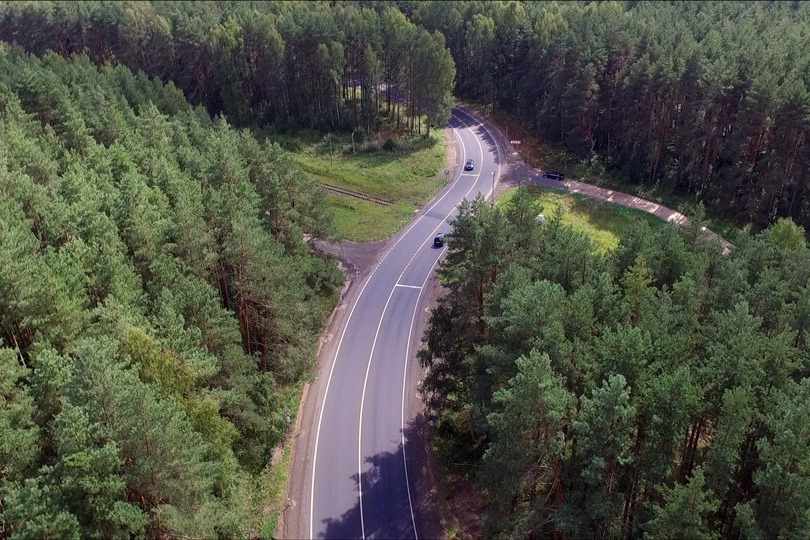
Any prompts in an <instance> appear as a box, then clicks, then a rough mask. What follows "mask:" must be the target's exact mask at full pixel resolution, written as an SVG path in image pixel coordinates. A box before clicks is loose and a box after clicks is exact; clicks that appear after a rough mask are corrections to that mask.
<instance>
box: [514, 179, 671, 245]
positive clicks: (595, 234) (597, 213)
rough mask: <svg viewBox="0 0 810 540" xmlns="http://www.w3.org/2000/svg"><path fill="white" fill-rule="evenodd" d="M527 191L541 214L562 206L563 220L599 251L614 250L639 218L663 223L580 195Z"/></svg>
mask: <svg viewBox="0 0 810 540" xmlns="http://www.w3.org/2000/svg"><path fill="white" fill-rule="evenodd" d="M528 190H529V193H531V194H532V195H534V197H535V201H536V202H537V203H539V204H540V205H542V206H543V215H544V216H546V217H547V218H548V216H551V215H552V214H553V213H554V212H555V211H556V209H557V208H561V209H562V211H563V223H564V224H566V225H570V226H571V227H573V228H574V229H577V230H580V231H583V232H585V233H586V234H587V235H588V236H590V237H591V239H592V240H593V241H594V243H595V244H596V245H597V246H598V249H599V251H601V252H602V253H607V252H609V251H612V250H614V249H616V247H617V246H618V245H619V238H621V236H623V235H624V234H625V233H627V231H629V230H630V229H631V228H632V227H633V225H634V224H635V223H636V222H638V220H645V221H647V222H648V223H649V224H650V225H651V226H652V227H663V226H665V225H666V224H665V223H664V222H663V221H661V220H660V219H658V218H656V217H655V216H652V215H650V214H648V213H646V212H639V211H637V210H631V209H629V208H624V207H622V206H616V205H615V204H609V203H605V202H601V201H594V200H591V199H587V198H585V197H582V196H580V195H575V194H570V193H566V192H563V191H557V190H551V189H543V188H538V187H534V186H529V187H528ZM516 191H517V188H515V189H510V190H508V191H506V192H504V194H503V195H502V196H501V198H499V199H498V205H499V206H500V205H504V204H506V203H507V202H508V201H509V199H511V198H512V197H513V196H514V194H515V192H516Z"/></svg>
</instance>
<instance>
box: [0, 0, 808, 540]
mask: <svg viewBox="0 0 810 540" xmlns="http://www.w3.org/2000/svg"><path fill="white" fill-rule="evenodd" d="M455 99H460V100H464V101H465V102H468V103H474V104H476V105H478V106H480V107H482V108H483V109H485V110H489V111H502V112H504V113H507V114H509V115H511V116H512V117H513V118H519V119H520V121H521V122H522V125H523V127H524V128H526V129H528V130H529V131H531V132H532V133H534V134H536V135H537V137H539V138H541V139H542V140H543V141H544V142H545V143H547V144H549V145H553V146H554V147H556V148H559V149H562V150H565V151H566V152H568V153H570V155H572V156H575V158H576V159H577V160H580V161H581V162H582V163H585V164H587V165H588V166H589V167H591V168H592V169H593V170H595V171H596V170H598V171H601V173H603V174H605V175H608V176H610V177H611V178H613V179H614V180H616V181H618V182H620V183H621V184H623V185H625V186H627V188H628V190H630V189H631V188H632V189H655V190H657V192H659V193H665V194H667V195H668V196H669V197H671V198H672V200H675V201H686V202H687V203H688V205H689V206H688V207H689V208H690V209H691V211H690V218H691V222H690V224H689V225H687V226H683V227H676V226H674V225H667V226H664V225H662V226H661V227H660V228H655V229H654V228H651V227H650V226H649V225H647V224H646V223H643V222H639V223H638V225H637V226H635V227H634V228H633V229H632V230H629V231H626V233H625V234H624V235H623V237H622V238H621V240H620V243H619V247H618V248H616V249H615V250H612V251H609V252H607V253H603V252H602V251H600V250H599V249H597V248H596V246H595V245H594V243H593V241H592V240H591V239H590V238H589V237H588V236H587V235H586V234H584V233H583V232H581V231H578V230H576V229H574V228H572V227H570V226H568V225H564V224H563V220H562V215H561V214H560V213H554V214H552V215H547V218H546V220H545V223H544V224H543V225H542V226H538V225H537V222H536V216H537V214H538V213H539V212H541V211H543V209H542V208H540V207H538V205H537V204H536V203H535V202H534V200H533V199H532V196H531V194H530V193H529V192H528V190H525V189H519V190H518V191H517V193H516V194H515V195H514V196H513V197H512V198H511V199H510V200H509V201H508V202H507V203H506V204H500V205H494V204H492V205H491V204H489V202H487V201H485V200H483V198H481V197H478V198H477V199H475V200H472V201H464V202H463V203H462V204H461V205H460V207H459V210H458V215H457V217H456V218H455V220H454V222H453V224H452V225H453V233H452V235H451V236H449V237H448V252H447V256H446V258H445V259H444V261H443V262H442V263H441V265H440V267H439V269H438V271H437V279H438V280H440V282H441V284H442V286H443V290H444V293H443V295H442V296H441V298H439V300H438V302H437V304H436V306H435V307H434V309H433V310H432V312H431V313H430V315H429V321H428V329H427V332H426V334H425V336H424V340H423V348H422V350H421V351H420V352H419V361H420V363H421V366H422V367H423V368H424V369H425V379H424V382H423V387H422V390H423V397H424V400H425V406H426V411H427V414H428V417H429V419H430V421H431V425H432V429H433V432H432V441H431V447H432V449H433V451H434V453H435V455H436V456H437V457H438V458H439V461H440V462H441V464H442V467H444V471H445V472H446V473H447V474H449V475H453V474H457V475H462V476H464V477H466V478H468V479H470V480H471V481H472V482H473V483H474V485H475V488H476V489H477V490H479V491H480V493H481V494H482V496H483V497H484V499H485V501H486V510H485V512H483V515H482V516H481V520H482V527H483V529H482V531H483V532H482V535H483V536H484V537H486V538H546V537H549V538H551V537H553V538H600V539H606V538H650V539H656V538H706V539H709V538H734V539H739V538H745V539H752V540H753V539H762V538H808V537H810V378H808V377H810V248H808V245H807V235H806V232H805V228H807V227H810V3H807V2H798V1H768V2H764V1H762V2H742V1H694V2H682V1H670V2H663V1H660V2H658V1H656V2H651V1H636V0H627V1H622V2H617V1H607V2H588V1H576V2H574V1H571V2H557V1H549V2H518V1H455V2H447V1H416V0H402V1H372V0H369V1H311V2H309V1H273V2H220V1H203V2H147V1H125V2H106V1H92V2H69V1H54V2H51V1H42V2H14V1H2V2H0V325H2V326H1V327H0V538H13V539H25V538H60V539H61V538H120V537H128V538H132V537H150V538H164V537H165V538H235V537H240V538H245V537H251V538H257V537H272V536H273V535H274V531H273V526H274V523H272V522H271V523H270V524H269V525H268V524H267V523H266V520H267V516H265V515H264V507H265V498H266V496H267V494H266V482H267V478H268V475H270V474H272V471H273V465H271V456H272V455H273V453H274V450H277V449H278V448H279V447H280V446H281V445H282V444H283V443H284V441H285V438H286V437H287V435H288V432H289V425H290V421H291V416H294V415H295V414H296V411H297V408H298V404H299V398H300V394H301V387H302V384H304V383H305V381H307V380H310V379H311V377H312V375H313V372H314V368H315V366H316V361H317V348H318V343H319V337H320V336H321V334H322V332H323V331H324V329H325V325H326V323H327V320H328V318H329V315H330V313H332V310H333V309H334V308H335V306H336V305H337V303H338V301H339V300H340V295H341V290H342V288H343V285H344V275H343V274H342V272H341V271H340V269H339V268H338V266H337V265H336V264H335V262H334V261H332V260H331V259H329V258H328V257H326V256H323V255H320V254H319V253H318V252H317V251H315V250H313V249H312V248H311V247H310V244H309V243H308V242H307V241H308V240H310V239H317V240H323V241H326V242H334V241H338V240H340V238H339V237H338V234H337V232H336V230H337V229H336V226H335V217H334V216H333V215H332V213H331V211H330V208H329V206H328V205H327V203H326V197H327V195H326V193H325V191H324V190H323V188H322V187H321V186H320V185H319V184H318V183H317V181H316V179H314V178H312V177H311V176H310V175H309V174H307V173H306V172H305V171H304V170H302V168H301V167H300V165H299V164H298V163H297V162H296V161H295V159H294V156H293V155H292V154H291V150H288V149H284V148H282V146H280V145H279V144H278V143H277V142H273V141H274V137H275V136H284V137H292V138H294V137H296V136H297V135H299V134H301V133H309V134H311V133H316V134H320V136H323V135H326V134H327V133H330V134H331V133H342V134H346V135H347V136H348V135H349V134H351V136H352V137H355V136H358V137H362V136H364V135H372V134H374V133H376V132H378V131H380V129H381V126H382V125H383V124H384V123H385V124H386V125H387V126H389V127H390V126H396V129H397V130H399V131H398V132H399V133H403V134H408V135H410V136H414V137H416V136H423V137H429V136H430V134H431V130H439V129H443V128H444V126H445V124H446V122H447V120H448V119H449V117H450V110H451V107H452V106H453V103H454V100H455ZM709 216H710V217H712V218H715V217H717V218H722V219H726V220H729V221H731V222H733V223H736V224H740V225H741V226H740V227H739V228H738V230H737V232H736V233H735V235H734V237H729V238H727V240H729V241H730V242H732V244H733V245H734V247H733V249H732V250H730V251H728V252H726V251H724V250H723V249H721V247H720V245H719V244H718V243H714V242H707V241H705V239H704V234H703V230H702V227H703V225H704V224H705V220H706V219H707V217H709ZM276 518H277V516H276Z"/></svg>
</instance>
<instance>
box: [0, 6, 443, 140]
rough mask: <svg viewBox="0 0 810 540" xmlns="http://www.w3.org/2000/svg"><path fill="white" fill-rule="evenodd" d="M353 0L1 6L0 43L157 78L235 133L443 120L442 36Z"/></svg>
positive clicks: (414, 126) (381, 8) (371, 127)
mask: <svg viewBox="0 0 810 540" xmlns="http://www.w3.org/2000/svg"><path fill="white" fill-rule="evenodd" d="M376 7H378V8H379V9H376V10H375V9H371V8H368V7H364V6H363V5H362V3H357V2H323V1H319V2H311V1H285V2H194V3H189V2H34V3H17V2H2V3H0V39H5V40H7V41H12V42H14V43H17V44H19V45H20V46H23V47H25V48H26V49H27V50H28V51H30V52H33V53H35V54H43V53H45V52H46V51H48V50H52V51H54V52H56V53H58V54H61V55H64V56H69V55H71V54H76V53H83V54H86V55H88V56H89V57H90V58H91V59H92V60H93V61H94V62H97V63H104V62H113V63H121V64H124V65H126V66H128V67H129V68H130V69H132V70H133V71H138V70H141V71H143V72H145V73H147V74H148V75H150V76H155V77H159V78H160V79H162V80H163V81H165V82H168V81H172V82H173V83H174V84H176V85H177V86H178V87H179V88H180V89H182V90H183V92H185V94H186V96H187V97H188V99H189V100H190V101H191V102H192V103H197V104H201V105H203V106H205V107H206V108H207V109H208V111H209V112H210V113H211V114H212V115H218V114H220V113H225V114H226V115H227V116H228V118H229V120H230V121H231V122H232V123H234V124H236V125H239V126H245V125H254V124H259V125H263V126H275V127H276V128H277V129H287V128H297V127H306V128H319V129H325V130H330V129H345V130H349V131H351V130H354V129H358V128H360V129H363V130H365V131H371V130H374V129H376V128H377V119H378V112H379V109H380V106H381V100H382V99H383V98H384V99H385V102H386V112H387V114H388V115H389V116H391V117H396V119H397V122H399V120H400V119H403V118H404V119H405V120H406V121H407V122H408V124H409V126H410V129H411V130H416V131H420V132H421V125H420V123H419V122H420V121H421V118H422V117H426V118H427V122H428V124H427V126H425V127H426V128H427V129H428V131H429V128H430V125H431V124H433V125H439V126H441V125H443V124H444V122H445V121H446V120H447V119H448V118H449V115H450V96H451V92H452V89H453V85H454V77H455V65H454V63H453V59H452V57H451V56H450V51H449V50H448V48H447V47H446V46H445V43H444V39H443V37H442V36H441V34H435V33H433V34H431V33H428V32H427V31H425V30H424V29H422V28H419V27H417V26H415V25H414V24H413V23H411V22H410V21H409V20H408V19H407V18H405V17H404V16H402V14H401V13H400V12H399V11H398V10H397V9H396V8H395V7H394V5H393V4H390V5H387V4H380V5H378V6H376Z"/></svg>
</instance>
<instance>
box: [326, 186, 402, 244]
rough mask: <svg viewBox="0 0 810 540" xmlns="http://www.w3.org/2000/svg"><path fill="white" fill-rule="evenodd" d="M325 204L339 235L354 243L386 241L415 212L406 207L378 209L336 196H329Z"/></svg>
mask: <svg viewBox="0 0 810 540" xmlns="http://www.w3.org/2000/svg"><path fill="white" fill-rule="evenodd" d="M327 200H328V202H329V207H330V208H331V209H332V212H333V213H334V216H335V226H336V227H337V231H338V234H339V235H340V237H341V238H346V239H348V240H353V241H355V242H374V241H377V240H384V239H386V238H388V237H389V236H391V235H392V234H394V233H395V232H397V231H398V230H400V229H401V228H402V227H403V226H404V225H405V224H406V223H408V221H410V219H411V218H412V217H413V213H414V210H416V207H415V206H412V205H409V204H392V205H391V206H380V205H377V204H374V203H370V202H366V201H360V200H357V199H350V198H347V197H340V196H337V195H328V196H327Z"/></svg>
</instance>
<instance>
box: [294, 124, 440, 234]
mask: <svg viewBox="0 0 810 540" xmlns="http://www.w3.org/2000/svg"><path fill="white" fill-rule="evenodd" d="M383 144H384V142H383V141H382V140H381V139H377V140H372V141H364V142H362V143H357V142H356V144H355V150H356V153H352V147H351V140H350V139H349V138H348V137H346V136H342V137H337V136H334V137H333V140H332V148H331V154H330V146H329V142H328V139H327V138H324V139H321V140H313V139H311V138H310V139H309V140H307V139H306V138H301V139H299V140H298V145H297V148H295V149H294V154H293V155H294V157H295V160H296V161H297V162H298V164H299V165H300V167H301V168H302V169H303V170H304V171H306V172H307V173H309V174H310V175H311V176H312V177H313V178H315V179H316V180H317V181H319V182H324V183H327V184H333V185H335V186H339V187H343V188H348V189H352V190H355V191H361V192H363V193H366V194H368V195H374V196H376V197H380V198H382V199H385V200H387V201H390V202H391V203H393V204H392V205H391V206H387V207H382V206H378V205H375V204H371V203H367V202H364V201H358V200H354V199H348V198H345V197H339V196H332V195H330V196H329V198H328V200H329V205H330V206H331V208H332V209H333V210H334V212H335V217H336V224H337V229H338V233H339V234H340V235H341V237H343V238H346V239H349V240H354V241H357V242H369V241H374V240H383V239H385V238H387V237H389V236H390V235H391V234H393V233H395V232H396V231H398V230H399V229H400V228H402V226H403V225H404V224H405V223H407V222H408V220H410V218H411V217H412V216H413V213H414V210H416V208H417V207H418V206H421V205H423V204H425V203H426V202H427V201H429V200H430V198H431V197H432V196H433V195H435V194H436V193H438V192H439V190H441V188H442V187H443V186H444V185H445V183H446V182H447V175H446V174H444V171H445V169H446V160H447V148H446V142H445V140H444V132H443V131H439V130H437V131H434V133H433V134H431V137H430V138H428V139H424V138H423V137H421V136H414V137H402V136H401V137H399V138H397V139H395V141H394V145H395V148H394V149H393V150H392V151H385V150H383V149H382V145H383ZM282 146H285V145H284V144H283V143H282Z"/></svg>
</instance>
